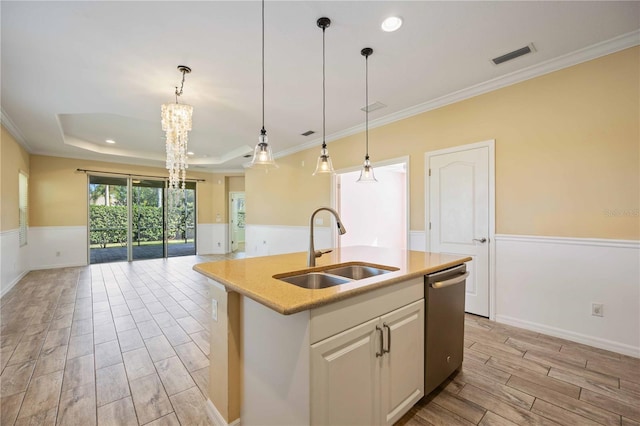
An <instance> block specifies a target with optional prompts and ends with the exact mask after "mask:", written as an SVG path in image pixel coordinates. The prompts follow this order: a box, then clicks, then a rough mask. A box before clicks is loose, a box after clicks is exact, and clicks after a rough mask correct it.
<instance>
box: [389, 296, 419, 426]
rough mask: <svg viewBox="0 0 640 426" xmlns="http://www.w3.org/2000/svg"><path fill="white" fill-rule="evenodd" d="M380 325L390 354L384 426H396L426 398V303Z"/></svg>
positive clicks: (395, 313)
mask: <svg viewBox="0 0 640 426" xmlns="http://www.w3.org/2000/svg"><path fill="white" fill-rule="evenodd" d="M380 321H381V324H382V325H383V330H384V349H385V351H386V350H388V352H386V353H385V355H384V357H383V358H382V363H383V366H382V377H381V385H382V389H381V398H382V405H381V408H382V419H381V423H382V424H386V425H392V424H393V423H394V422H396V421H397V420H398V419H400V417H402V415H404V413H406V412H407V411H408V410H409V409H410V408H411V407H412V406H413V405H414V404H415V403H416V402H417V401H418V400H419V399H420V398H422V396H423V395H424V299H421V300H419V301H417V302H414V303H412V304H410V305H407V306H404V307H402V308H400V309H397V310H395V311H393V312H390V313H388V314H386V315H383V316H382V317H381V320H380ZM389 337H390V338H389Z"/></svg>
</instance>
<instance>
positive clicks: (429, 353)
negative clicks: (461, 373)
mask: <svg viewBox="0 0 640 426" xmlns="http://www.w3.org/2000/svg"><path fill="white" fill-rule="evenodd" d="M468 276H469V273H468V272H467V266H466V265H465V264H462V265H459V266H455V267H453V268H449V269H445V270H444V271H440V272H436V273H433V274H429V275H425V277H424V283H425V298H426V301H425V302H426V303H425V305H426V314H425V321H426V324H425V327H424V330H425V333H426V334H425V339H424V341H425V353H424V362H425V366H424V375H425V377H424V394H425V395H428V394H429V393H430V392H431V391H432V390H434V389H435V388H436V387H438V385H440V384H441V383H442V382H444V381H445V379H446V378H447V377H449V376H450V375H451V373H453V372H454V371H455V370H457V369H458V368H460V366H461V365H462V352H463V348H464V297H465V280H466V279H467V277H468Z"/></svg>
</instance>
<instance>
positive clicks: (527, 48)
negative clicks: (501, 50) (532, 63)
mask: <svg viewBox="0 0 640 426" xmlns="http://www.w3.org/2000/svg"><path fill="white" fill-rule="evenodd" d="M535 51H536V49H535V47H533V43H530V44H529V45H527V46H525V47H521V48H520V49H516V50H514V51H513V52H509V53H505V54H504V55H502V56H498V57H497V58H493V59H492V60H491V62H493V63H494V64H496V65H500V64H502V63H504V62H507V61H510V60H512V59H515V58H517V57H519V56H522V55H526V54H527V53H531V52H535Z"/></svg>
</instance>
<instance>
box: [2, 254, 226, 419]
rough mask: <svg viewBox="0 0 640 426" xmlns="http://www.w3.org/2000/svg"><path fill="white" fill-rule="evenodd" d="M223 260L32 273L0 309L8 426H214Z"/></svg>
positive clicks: (150, 262) (4, 415)
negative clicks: (218, 277)
mask: <svg viewBox="0 0 640 426" xmlns="http://www.w3.org/2000/svg"><path fill="white" fill-rule="evenodd" d="M222 258H225V257H224V256H203V257H196V256H189V257H182V258H170V259H168V260H162V259H158V260H145V261H139V262H133V263H126V262H121V263H105V264H100V265H91V266H86V267H78V268H63V269H52V270H44V271H33V272H30V273H29V274H27V275H26V276H25V277H24V278H23V279H22V280H21V281H20V282H19V283H18V284H17V285H16V286H15V287H14V288H13V289H12V290H11V291H10V292H9V293H8V294H7V295H5V296H4V297H3V298H2V301H1V305H0V340H1V351H0V370H1V372H2V373H1V375H0V424H2V425H13V424H15V425H49V424H50V425H55V424H59V425H82V426H85V425H95V424H99V425H118V426H120V425H139V424H140V425H142V424H149V425H179V424H182V425H209V424H210V422H209V419H208V418H207V415H206V412H205V404H204V402H205V396H206V395H207V386H208V385H207V382H208V379H209V373H208V369H209V331H208V329H209V318H210V312H211V310H210V306H209V305H210V303H209V298H208V296H207V291H208V289H207V283H206V279H205V278H204V277H203V276H202V275H201V274H199V273H196V272H194V271H193V270H192V269H191V267H192V266H193V264H195V263H198V262H206V261H211V260H218V259H222Z"/></svg>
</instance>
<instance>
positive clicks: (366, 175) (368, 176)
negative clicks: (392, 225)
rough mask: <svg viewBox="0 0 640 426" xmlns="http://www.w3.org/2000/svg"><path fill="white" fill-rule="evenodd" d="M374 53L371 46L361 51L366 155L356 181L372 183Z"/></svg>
mask: <svg viewBox="0 0 640 426" xmlns="http://www.w3.org/2000/svg"><path fill="white" fill-rule="evenodd" d="M372 53H373V49H372V48H370V47H365V48H364V49H362V50H361V51H360V54H361V55H362V56H364V63H365V107H364V112H365V117H366V121H365V147H366V148H365V149H366V151H365V155H364V164H363V165H362V170H360V177H359V178H358V180H357V181H356V182H361V183H371V182H377V181H378V180H377V179H376V177H375V175H374V174H373V166H371V161H369V56H371V54H372Z"/></svg>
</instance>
